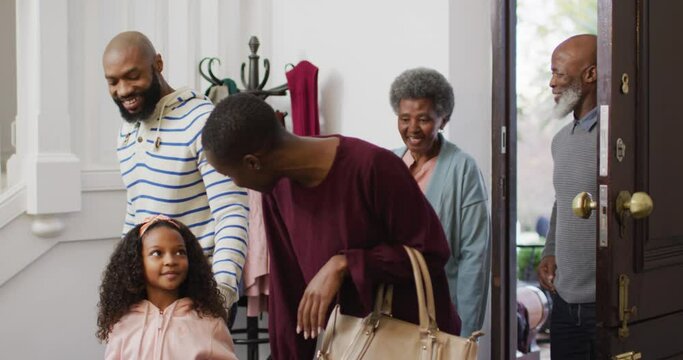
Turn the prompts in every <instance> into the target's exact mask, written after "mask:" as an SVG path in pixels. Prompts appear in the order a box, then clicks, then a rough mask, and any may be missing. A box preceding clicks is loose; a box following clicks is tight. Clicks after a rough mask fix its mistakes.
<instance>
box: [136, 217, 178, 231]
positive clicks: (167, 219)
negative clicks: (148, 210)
mask: <svg viewBox="0 0 683 360" xmlns="http://www.w3.org/2000/svg"><path fill="white" fill-rule="evenodd" d="M159 221H163V222H167V223H170V224H171V225H173V226H175V228H176V229H178V230H180V225H178V223H177V222H175V220H173V219H171V218H170V217H168V216H166V215H162V214H159V215H154V216H148V217H146V218H145V220H142V222H141V224H142V226H141V227H140V234H139V236H140V237H142V235H144V233H145V231H147V229H149V227H150V226H152V224H155V223H158V222H159Z"/></svg>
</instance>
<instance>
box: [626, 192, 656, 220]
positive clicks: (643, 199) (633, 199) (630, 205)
mask: <svg viewBox="0 0 683 360" xmlns="http://www.w3.org/2000/svg"><path fill="white" fill-rule="evenodd" d="M653 208H654V203H653V202H652V198H651V197H650V195H648V194H647V193H644V192H642V191H641V192H637V193H634V194H633V195H631V193H629V192H628V191H622V192H620V193H619V195H618V196H617V214H619V216H622V215H623V213H624V211H628V212H629V213H630V214H631V217H632V218H634V219H642V218H646V217H648V216H650V214H652V210H653Z"/></svg>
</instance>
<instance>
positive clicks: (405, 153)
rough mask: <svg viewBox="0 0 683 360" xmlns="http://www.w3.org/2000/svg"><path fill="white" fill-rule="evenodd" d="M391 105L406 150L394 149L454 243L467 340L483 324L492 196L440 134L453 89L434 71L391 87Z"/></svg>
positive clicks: (457, 298) (454, 275) (456, 297)
mask: <svg viewBox="0 0 683 360" xmlns="http://www.w3.org/2000/svg"><path fill="white" fill-rule="evenodd" d="M390 101H391V106H392V107H393V109H394V112H395V113H396V115H397V116H398V131H399V133H400V134H401V138H402V139H403V142H404V143H405V147H402V148H400V149H397V150H395V151H394V152H395V153H396V154H397V155H398V156H400V157H401V158H402V159H403V161H404V162H405V164H406V166H408V168H409V169H410V172H411V173H412V174H413V177H414V178H415V180H416V181H417V183H418V185H419V186H420V189H421V190H422V192H423V193H424V194H425V196H426V197H427V200H429V203H430V204H431V205H432V207H433V208H434V210H435V211H436V213H437V215H438V216H439V219H440V220H441V224H442V225H443V228H444V231H445V233H446V236H447V238H448V243H449V245H450V250H451V257H450V259H449V260H448V263H447V264H446V275H447V277H448V282H449V287H450V292H451V298H452V300H453V303H454V304H455V305H456V309H457V311H458V313H459V314H460V316H461V319H462V331H461V334H463V335H464V336H467V335H469V334H470V333H472V332H473V331H476V330H479V329H481V327H482V323H483V321H484V313H485V309H486V298H487V294H488V281H489V264H490V252H489V246H490V245H489V244H490V235H489V233H490V223H489V222H490V220H489V213H488V208H487V193H486V188H485V185H484V180H483V178H482V175H481V172H480V171H479V167H477V164H476V162H475V161H474V159H473V158H472V157H471V156H470V155H468V154H467V153H465V152H464V151H462V150H461V149H460V148H458V147H457V146H456V145H455V144H453V143H451V142H449V141H448V140H446V139H445V138H444V137H443V135H442V134H441V132H442V131H443V128H444V126H446V124H447V123H448V120H449V118H450V116H451V113H452V112H453V106H454V96H453V88H452V87H451V85H450V84H449V83H448V81H447V80H446V78H444V76H443V75H441V74H440V73H439V72H437V71H435V70H432V69H425V68H417V69H410V70H406V71H405V72H403V73H402V74H401V75H399V76H398V77H397V78H396V79H395V80H394V82H393V83H392V84H391V91H390Z"/></svg>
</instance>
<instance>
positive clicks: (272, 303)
mask: <svg viewBox="0 0 683 360" xmlns="http://www.w3.org/2000/svg"><path fill="white" fill-rule="evenodd" d="M202 143H203V145H204V151H206V156H207V159H208V161H209V163H210V164H211V165H212V166H214V168H215V169H216V170H217V171H219V172H220V173H222V174H225V175H227V176H230V177H231V178H232V180H233V181H234V182H235V183H236V184H237V185H239V186H244V187H247V188H251V189H254V190H257V191H260V192H262V193H264V196H263V214H264V223H265V226H266V234H267V238H268V246H269V249H270V253H271V264H270V265H271V278H270V297H269V310H268V312H269V325H268V327H269V335H270V342H271V353H272V355H273V359H276V360H280V359H297V360H299V359H311V358H312V357H313V355H314V351H315V340H314V338H315V337H316V336H317V335H318V334H319V333H320V331H321V329H322V328H324V326H325V323H326V320H327V315H328V314H329V310H330V306H331V305H332V304H333V302H335V301H339V304H340V306H341V310H342V312H343V313H345V314H350V315H354V316H365V315H367V314H368V313H369V312H370V311H371V309H372V302H373V298H374V296H373V292H374V290H375V288H376V286H377V285H378V284H380V283H392V284H394V293H395V294H397V295H396V296H395V297H394V304H393V314H394V317H396V318H399V319H403V320H406V321H410V322H413V323H417V322H418V314H417V299H416V298H415V296H414V294H415V285H414V284H413V276H412V269H411V266H410V261H409V259H408V256H407V255H406V253H405V251H404V250H403V247H402V245H404V244H405V245H409V246H412V247H414V248H416V249H418V250H420V251H421V252H422V253H423V254H424V257H425V259H426V261H427V263H428V266H429V271H430V273H431V275H432V281H433V283H434V295H435V300H436V314H437V323H438V325H439V328H440V329H441V330H442V331H446V332H448V333H451V334H459V333H460V319H459V318H458V315H457V314H456V312H455V309H454V308H453V305H452V303H451V301H450V296H449V292H448V283H447V282H446V276H445V273H444V264H445V263H446V261H447V260H448V257H449V250H448V244H447V243H446V239H445V236H444V233H443V230H442V227H441V224H440V223H439V219H438V218H437V216H436V214H435V213H434V211H433V210H432V207H431V206H430V205H429V203H428V202H427V200H426V199H425V198H424V196H423V195H422V192H421V191H420V189H419V188H418V186H417V184H416V183H415V180H414V179H413V177H412V176H411V175H410V172H409V171H408V170H407V168H406V167H405V165H404V164H403V162H402V161H401V159H399V158H398V157H396V156H395V155H394V154H393V153H391V152H390V151H387V150H384V149H381V148H379V147H376V146H374V145H372V144H369V143H367V142H364V141H362V140H358V139H354V138H348V137H343V136H331V137H321V138H309V137H299V136H296V135H293V134H290V133H288V132H287V131H286V130H285V129H284V128H282V126H280V125H279V124H278V122H277V119H276V117H275V114H274V111H273V109H272V108H271V107H270V106H269V105H268V104H267V103H265V102H264V101H263V100H261V99H259V98H257V97H255V96H253V95H248V94H239V95H235V96H231V97H228V98H227V99H225V100H223V101H222V102H221V103H219V104H218V105H217V106H216V108H215V109H214V111H213V112H212V113H211V116H209V119H208V120H207V122H206V126H205V128H204V131H203V135H202ZM216 251H220V250H216ZM337 295H338V297H337Z"/></svg>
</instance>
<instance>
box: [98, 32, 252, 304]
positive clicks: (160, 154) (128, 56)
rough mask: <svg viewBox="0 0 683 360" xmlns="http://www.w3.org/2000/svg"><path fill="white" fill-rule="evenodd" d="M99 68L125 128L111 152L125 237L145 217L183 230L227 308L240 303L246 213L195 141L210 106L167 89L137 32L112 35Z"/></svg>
mask: <svg viewBox="0 0 683 360" xmlns="http://www.w3.org/2000/svg"><path fill="white" fill-rule="evenodd" d="M102 64H103V67H104V75H105V78H106V80H107V84H108V87H109V93H110V95H111V97H112V98H113V100H114V103H116V105H117V106H118V107H119V110H120V112H121V116H122V117H123V119H124V120H125V121H123V124H122V126H121V131H120V132H119V135H118V137H117V149H116V152H117V155H118V158H119V163H120V164H121V165H120V166H121V175H122V177H123V182H124V184H125V186H126V193H127V203H128V204H127V209H126V215H125V220H124V226H123V234H125V233H127V232H128V231H129V230H130V229H131V228H133V227H134V226H135V225H136V224H139V223H140V222H142V220H143V219H144V218H146V217H148V216H151V215H158V214H163V215H166V216H168V217H170V218H173V219H176V220H178V221H181V222H183V223H184V224H186V225H187V226H188V227H189V228H190V230H192V232H193V233H194V235H195V236H196V237H197V239H198V240H199V243H200V244H201V246H202V249H203V250H204V254H205V255H206V256H207V258H208V259H209V262H210V263H211V265H212V268H213V273H214V277H215V279H216V282H217V284H218V289H219V290H220V291H221V293H222V295H223V296H224V297H225V306H226V308H227V307H230V306H231V305H232V304H233V303H234V302H236V301H237V299H238V284H239V280H240V279H241V276H242V267H243V266H244V259H245V256H246V252H247V215H248V210H249V209H248V207H247V203H248V199H247V193H246V191H245V190H243V189H241V188H239V187H237V185H235V183H234V182H233V181H232V180H231V179H230V178H227V177H225V176H223V175H221V174H219V173H218V172H216V170H214V169H213V167H211V165H209V163H208V162H207V161H206V157H205V153H204V151H203V146H202V143H201V136H200V135H201V133H202V130H203V129H204V124H205V123H206V119H207V118H208V116H209V114H210V113H211V110H213V105H212V103H211V101H209V99H207V98H205V97H204V96H203V95H201V93H200V92H198V91H195V90H191V89H188V88H182V89H178V90H174V89H173V88H171V86H169V84H168V83H167V82H166V80H165V79H164V77H163V75H162V74H161V73H162V70H163V67H164V62H163V60H162V58H161V55H160V54H157V52H156V50H155V49H154V46H153V45H152V43H151V42H150V41H149V39H148V38H147V37H146V36H145V35H143V34H141V33H139V32H136V31H127V32H123V33H120V34H118V35H116V36H115V37H114V38H113V39H112V40H111V41H110V42H109V44H108V45H107V47H106V49H105V51H104V55H103V56H102Z"/></svg>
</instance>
